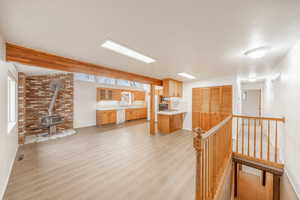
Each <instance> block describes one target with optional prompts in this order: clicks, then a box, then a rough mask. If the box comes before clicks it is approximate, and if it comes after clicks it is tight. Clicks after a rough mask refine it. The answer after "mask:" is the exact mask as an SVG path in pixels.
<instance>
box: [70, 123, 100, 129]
mask: <svg viewBox="0 0 300 200" xmlns="http://www.w3.org/2000/svg"><path fill="white" fill-rule="evenodd" d="M91 126H96V124H95V123H90V124H79V125H77V126H76V127H74V128H75V129H76V128H86V127H91Z"/></svg>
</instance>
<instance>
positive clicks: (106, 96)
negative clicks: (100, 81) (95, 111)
mask: <svg viewBox="0 0 300 200" xmlns="http://www.w3.org/2000/svg"><path fill="white" fill-rule="evenodd" d="M121 92H122V90H120V89H110V88H97V101H112V100H114V101H121Z"/></svg>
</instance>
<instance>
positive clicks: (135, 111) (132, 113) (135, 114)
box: [125, 108, 147, 121]
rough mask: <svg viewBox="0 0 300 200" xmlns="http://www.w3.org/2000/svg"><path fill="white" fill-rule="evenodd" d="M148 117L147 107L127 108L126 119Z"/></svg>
mask: <svg viewBox="0 0 300 200" xmlns="http://www.w3.org/2000/svg"><path fill="white" fill-rule="evenodd" d="M145 118H147V108H129V109H126V110H125V120H126V121H129V120H136V119H145Z"/></svg>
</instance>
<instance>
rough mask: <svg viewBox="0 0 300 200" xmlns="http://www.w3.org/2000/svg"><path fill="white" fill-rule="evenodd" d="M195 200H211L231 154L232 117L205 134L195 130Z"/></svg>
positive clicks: (198, 129)
mask: <svg viewBox="0 0 300 200" xmlns="http://www.w3.org/2000/svg"><path fill="white" fill-rule="evenodd" d="M194 132H196V133H197V136H196V137H195V138H194V148H195V150H196V155H197V158H196V194H195V195H196V196H195V199H196V200H207V199H213V198H214V197H215V195H216V193H217V190H218V187H220V184H221V182H222V181H221V178H222V177H223V174H224V172H225V170H226V166H227V164H228V162H229V161H230V160H231V154H232V115H230V116H228V117H227V118H225V119H224V120H223V121H222V122H220V123H219V124H218V125H216V126H214V127H213V128H211V129H210V130H208V131H207V132H205V131H203V130H201V129H200V128H195V129H194Z"/></svg>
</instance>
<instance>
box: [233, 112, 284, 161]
mask: <svg viewBox="0 0 300 200" xmlns="http://www.w3.org/2000/svg"><path fill="white" fill-rule="evenodd" d="M233 118H234V120H235V127H234V131H235V134H236V135H235V144H234V146H233V151H234V152H236V153H237V154H241V155H246V156H248V157H254V158H258V159H260V160H267V161H272V162H275V163H278V162H280V159H279V136H280V128H279V125H281V124H282V123H284V122H285V119H284V118H267V117H251V116H242V115H233Z"/></svg>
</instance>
